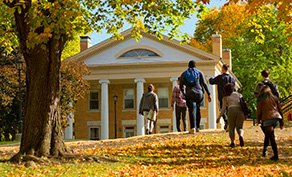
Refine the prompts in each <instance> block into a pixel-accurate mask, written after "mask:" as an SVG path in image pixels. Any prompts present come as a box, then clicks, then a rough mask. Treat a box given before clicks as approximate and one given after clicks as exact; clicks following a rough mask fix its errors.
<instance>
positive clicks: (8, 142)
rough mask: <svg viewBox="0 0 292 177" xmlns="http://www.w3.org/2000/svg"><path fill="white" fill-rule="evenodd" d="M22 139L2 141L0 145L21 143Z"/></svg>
mask: <svg viewBox="0 0 292 177" xmlns="http://www.w3.org/2000/svg"><path fill="white" fill-rule="evenodd" d="M19 142H20V141H16V140H14V141H0V145H1V144H13V143H19Z"/></svg>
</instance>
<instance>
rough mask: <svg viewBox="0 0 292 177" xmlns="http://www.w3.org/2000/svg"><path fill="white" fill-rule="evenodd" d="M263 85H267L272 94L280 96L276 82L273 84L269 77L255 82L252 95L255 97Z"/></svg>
mask: <svg viewBox="0 0 292 177" xmlns="http://www.w3.org/2000/svg"><path fill="white" fill-rule="evenodd" d="M263 85H267V86H269V87H270V89H271V91H272V93H273V95H275V96H276V97H277V98H280V94H279V90H278V87H277V85H276V84H274V83H273V82H272V81H271V80H270V79H264V80H263V81H261V82H259V83H257V85H256V87H255V89H254V96H255V97H256V98H257V97H258V96H259V94H260V91H261V88H262V86H263Z"/></svg>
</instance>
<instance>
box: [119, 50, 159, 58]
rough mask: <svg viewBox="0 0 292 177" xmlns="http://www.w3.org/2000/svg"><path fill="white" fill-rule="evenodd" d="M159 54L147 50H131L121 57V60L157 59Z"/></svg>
mask: <svg viewBox="0 0 292 177" xmlns="http://www.w3.org/2000/svg"><path fill="white" fill-rule="evenodd" d="M156 56H158V54H157V53H155V52H152V51H150V50H147V49H135V50H130V51H128V52H126V53H124V54H122V55H121V56H120V58H142V57H156Z"/></svg>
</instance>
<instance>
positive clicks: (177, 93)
mask: <svg viewBox="0 0 292 177" xmlns="http://www.w3.org/2000/svg"><path fill="white" fill-rule="evenodd" d="M179 81H180V77H178V80H177V86H175V87H174V88H173V91H172V99H171V111H173V106H174V103H175V116H176V128H177V131H178V132H181V126H180V120H181V119H182V121H183V130H184V131H187V126H188V125H187V118H186V111H187V104H186V98H185V96H184V95H183V93H182V92H181V90H180V88H179V83H180V82H179Z"/></svg>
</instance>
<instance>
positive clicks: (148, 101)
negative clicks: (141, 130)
mask: <svg viewBox="0 0 292 177" xmlns="http://www.w3.org/2000/svg"><path fill="white" fill-rule="evenodd" d="M154 89H155V88H154V86H153V85H152V84H150V85H148V92H145V93H143V96H142V98H141V101H140V106H139V114H140V115H143V116H144V121H146V134H147V135H148V134H152V132H153V128H154V122H155V121H156V116H157V115H158V110H159V108H158V97H157V95H156V94H155V93H154ZM149 112H152V113H153V115H152V116H151V118H149V117H148V114H149Z"/></svg>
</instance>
